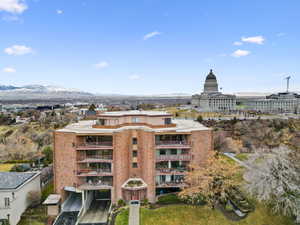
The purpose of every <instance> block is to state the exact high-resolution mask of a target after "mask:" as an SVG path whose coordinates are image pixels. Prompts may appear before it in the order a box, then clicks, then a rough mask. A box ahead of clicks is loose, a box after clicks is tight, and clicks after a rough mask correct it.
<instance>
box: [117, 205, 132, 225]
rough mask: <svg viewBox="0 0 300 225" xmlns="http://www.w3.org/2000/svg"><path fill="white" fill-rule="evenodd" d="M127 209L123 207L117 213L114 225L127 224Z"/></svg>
mask: <svg viewBox="0 0 300 225" xmlns="http://www.w3.org/2000/svg"><path fill="white" fill-rule="evenodd" d="M128 218H129V210H128V209H124V210H123V211H122V212H121V213H119V214H118V216H117V218H116V221H115V225H128Z"/></svg>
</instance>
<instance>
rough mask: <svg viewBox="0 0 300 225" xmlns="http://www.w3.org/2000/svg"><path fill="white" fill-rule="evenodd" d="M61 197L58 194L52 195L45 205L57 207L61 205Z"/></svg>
mask: <svg viewBox="0 0 300 225" xmlns="http://www.w3.org/2000/svg"><path fill="white" fill-rule="evenodd" d="M60 199H61V196H60V195H58V194H51V195H49V196H48V197H47V199H46V200H45V201H44V202H43V205H56V204H58V203H59V201H60Z"/></svg>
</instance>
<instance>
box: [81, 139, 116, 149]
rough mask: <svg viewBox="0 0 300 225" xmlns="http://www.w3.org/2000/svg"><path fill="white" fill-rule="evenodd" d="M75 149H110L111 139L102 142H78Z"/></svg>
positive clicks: (111, 145)
mask: <svg viewBox="0 0 300 225" xmlns="http://www.w3.org/2000/svg"><path fill="white" fill-rule="evenodd" d="M76 148H77V150H97V149H112V148H113V143H112V141H102V142H80V143H78V144H77V146H76Z"/></svg>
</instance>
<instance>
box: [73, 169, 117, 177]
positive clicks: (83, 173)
mask: <svg viewBox="0 0 300 225" xmlns="http://www.w3.org/2000/svg"><path fill="white" fill-rule="evenodd" d="M112 175H113V172H112V170H111V169H80V170H78V171H77V176H78V177H97V176H112Z"/></svg>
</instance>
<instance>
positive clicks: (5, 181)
mask: <svg viewBox="0 0 300 225" xmlns="http://www.w3.org/2000/svg"><path fill="white" fill-rule="evenodd" d="M30 191H38V192H40V191H41V186H40V173H18V172H0V224H1V225H2V224H5V225H6V224H7V222H9V225H17V224H18V222H19V220H20V218H21V215H22V214H23V212H24V211H25V210H26V209H27V207H28V206H29V205H30V202H29V201H28V199H27V196H28V193H29V192H30Z"/></svg>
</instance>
